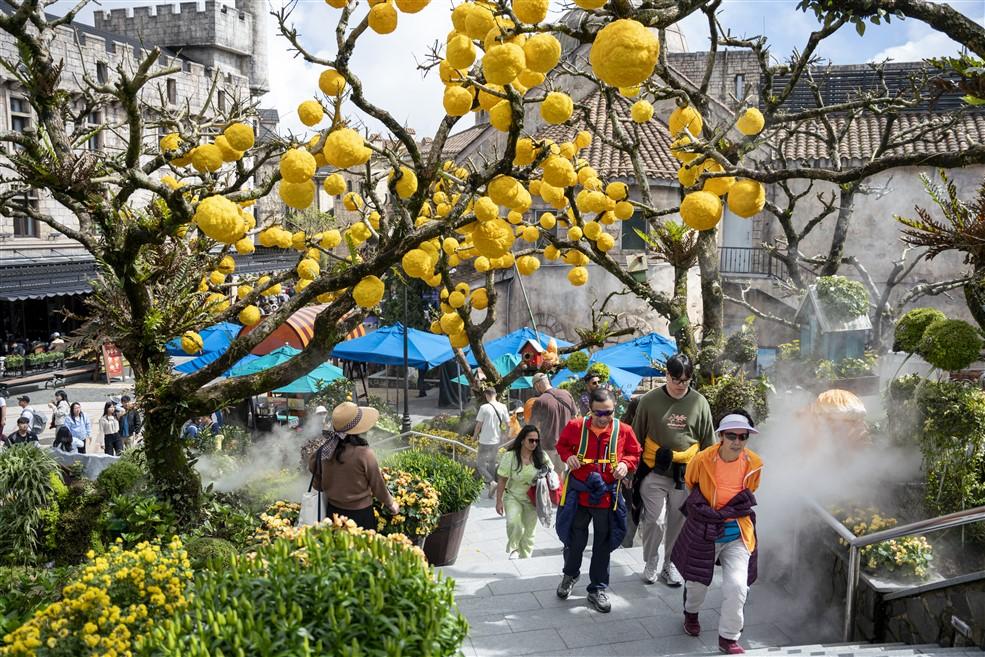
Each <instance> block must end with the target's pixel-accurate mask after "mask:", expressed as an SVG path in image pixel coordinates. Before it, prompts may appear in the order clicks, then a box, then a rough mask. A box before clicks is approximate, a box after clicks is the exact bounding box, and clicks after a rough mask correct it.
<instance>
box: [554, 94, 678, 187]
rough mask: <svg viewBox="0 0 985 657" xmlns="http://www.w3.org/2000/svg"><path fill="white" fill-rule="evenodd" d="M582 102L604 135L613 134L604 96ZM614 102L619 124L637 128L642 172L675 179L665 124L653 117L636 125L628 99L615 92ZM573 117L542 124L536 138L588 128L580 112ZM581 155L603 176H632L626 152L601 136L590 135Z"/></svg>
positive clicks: (566, 137)
mask: <svg viewBox="0 0 985 657" xmlns="http://www.w3.org/2000/svg"><path fill="white" fill-rule="evenodd" d="M582 103H583V104H585V105H586V106H587V107H588V109H589V122H590V123H591V125H594V126H598V128H599V129H600V130H601V131H602V133H603V134H604V135H608V136H611V135H612V134H613V130H612V122H611V121H610V119H609V116H608V113H607V112H606V108H605V98H604V97H603V95H602V94H601V92H596V93H594V94H592V95H590V96H588V97H587V98H586V99H585V100H584V101H582ZM616 104H617V108H616V115H617V116H618V117H619V121H620V122H621V124H622V126H623V128H624V129H625V130H627V131H629V132H630V133H632V132H633V131H634V130H638V139H639V142H640V149H639V152H640V155H641V156H642V157H643V168H644V170H645V171H646V173H647V174H648V175H649V176H651V177H653V178H665V179H672V180H677V169H678V168H679V166H680V165H679V164H678V163H677V160H675V159H674V158H673V157H672V156H671V154H670V142H671V139H670V133H669V132H668V130H667V126H666V125H665V124H663V123H661V122H660V121H656V120H654V121H650V122H649V123H647V124H645V125H642V126H638V125H637V124H636V123H633V121H632V119H630V118H629V108H630V105H631V103H630V101H628V100H626V99H625V98H623V97H622V96H616ZM575 117H576V118H575V120H574V122H573V123H574V125H552V126H545V127H544V128H542V129H541V130H540V131H539V132H538V133H537V138H539V139H545V138H546V139H553V140H554V141H556V142H564V141H570V140H572V139H574V137H575V134H577V132H578V131H579V130H586V129H588V126H587V125H586V124H585V122H584V120H583V118H582V117H581V115H579V114H577V113H576V115H575ZM579 119H581V120H579ZM592 132H594V131H592ZM582 157H585V158H586V159H587V160H588V163H589V164H590V165H591V166H592V168H594V169H595V170H596V171H598V173H599V174H600V175H601V176H602V177H603V178H628V177H632V176H633V164H632V162H631V161H630V158H629V154H627V153H625V152H623V151H621V150H619V149H617V148H614V147H612V146H610V145H609V144H607V143H605V141H604V140H603V139H593V140H592V145H591V146H590V147H589V148H588V151H587V155H586V154H585V151H582Z"/></svg>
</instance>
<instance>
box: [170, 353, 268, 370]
mask: <svg viewBox="0 0 985 657" xmlns="http://www.w3.org/2000/svg"><path fill="white" fill-rule="evenodd" d="M223 353H225V352H223V351H210V352H208V353H206V354H202V355H201V356H199V357H198V358H194V359H192V360H190V361H187V362H184V363H182V364H181V365H178V366H177V367H176V368H174V369H175V371H176V372H181V373H182V374H192V373H193V372H197V371H199V370H200V369H202V368H203V367H205V366H206V365H210V364H211V363H213V362H215V361H216V360H217V359H218V358H219V356H221V355H222V354H223ZM257 358H259V356H255V355H254V354H246V355H245V356H243V357H242V358H240V359H239V360H238V361H236V362H235V363H233V365H232V367H230V368H229V369H228V370H226V371H225V372H224V373H223V376H229V372H231V371H232V370H233V368H235V367H240V366H244V365H246V364H247V363H249V362H250V361H254V360H256V359H257Z"/></svg>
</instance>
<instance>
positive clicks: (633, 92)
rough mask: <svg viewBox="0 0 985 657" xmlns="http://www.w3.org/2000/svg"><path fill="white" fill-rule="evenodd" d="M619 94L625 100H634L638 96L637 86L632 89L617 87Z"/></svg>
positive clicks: (638, 88) (638, 89)
mask: <svg viewBox="0 0 985 657" xmlns="http://www.w3.org/2000/svg"><path fill="white" fill-rule="evenodd" d="M619 93H620V95H622V96H623V97H625V98H636V97H637V96H639V95H640V87H639V85H633V86H632V87H619Z"/></svg>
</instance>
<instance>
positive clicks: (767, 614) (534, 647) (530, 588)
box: [438, 498, 837, 657]
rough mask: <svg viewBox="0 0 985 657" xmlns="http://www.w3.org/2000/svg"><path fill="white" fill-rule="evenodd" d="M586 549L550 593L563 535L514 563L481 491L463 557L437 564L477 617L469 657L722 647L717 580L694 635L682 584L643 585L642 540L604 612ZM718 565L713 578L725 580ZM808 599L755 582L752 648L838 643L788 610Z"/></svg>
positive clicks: (628, 554) (550, 536)
mask: <svg viewBox="0 0 985 657" xmlns="http://www.w3.org/2000/svg"><path fill="white" fill-rule="evenodd" d="M590 550H591V540H589V550H588V551H587V553H586V556H585V561H584V563H583V566H582V568H583V571H582V576H581V579H580V580H579V581H578V584H577V585H576V586H575V590H574V592H573V593H572V594H571V597H570V598H568V599H567V600H559V599H558V598H557V596H556V595H555V593H554V590H555V589H556V588H557V585H558V583H559V582H560V579H561V566H562V558H561V542H560V541H559V540H558V538H557V535H556V534H555V532H554V530H553V529H545V528H543V527H539V528H538V534H537V542H536V547H535V550H534V555H533V557H532V558H530V559H524V560H514V561H510V560H509V559H508V558H507V555H506V521H505V520H504V519H503V518H500V517H499V516H497V515H496V512H495V509H494V506H493V503H492V501H491V500H488V499H485V498H483V499H482V500H481V501H480V502H478V503H477V504H476V505H475V506H474V507H473V508H472V512H471V514H470V516H469V521H468V526H467V529H466V536H465V540H464V543H463V546H462V550H461V553H460V555H459V558H458V561H457V562H456V563H455V564H454V565H451V566H446V567H443V568H439V569H438V570H439V571H442V572H444V573H445V574H447V575H449V576H451V577H454V578H455V581H456V597H457V599H458V606H459V609H460V610H461V611H462V613H464V614H465V615H466V616H467V617H468V619H469V622H470V624H471V632H470V635H469V638H468V640H467V641H466V643H465V645H464V646H463V652H464V654H465V655H466V657H492V656H495V655H503V656H506V655H510V656H512V655H537V656H548V655H563V656H565V657H575V656H577V655H590V656H598V657H603V656H604V657H609V656H614V655H675V654H685V653H690V654H694V653H708V652H717V650H718V644H717V641H718V638H717V637H718V632H717V627H718V608H719V607H720V606H721V599H722V597H721V589H720V587H719V586H718V583H717V582H716V583H715V584H713V587H712V589H711V590H710V591H709V593H708V598H707V601H706V603H705V604H706V608H705V609H703V610H702V611H701V624H702V627H703V628H704V631H703V632H702V634H701V636H700V637H698V638H695V637H690V636H688V635H686V634H684V630H683V627H682V621H683V614H682V612H683V593H682V591H683V589H680V588H678V589H671V588H669V587H667V586H665V585H664V584H660V583H658V584H653V585H646V584H644V583H643V582H642V581H641V580H640V576H639V574H640V573H641V572H642V570H643V563H642V548H640V547H634V548H630V549H625V548H623V549H619V550H616V551H615V552H613V554H612V562H611V564H612V565H611V571H610V589H609V593H610V600H611V601H612V612H611V613H609V614H599V613H597V612H595V611H594V610H591V609H590V608H589V607H588V606H587V604H586V599H585V598H586V595H587V593H586V590H585V586H586V585H587V583H588V570H587V569H588V560H589V555H590ZM720 576H721V573H720V570H716V578H720ZM802 606H804V605H803V603H802V602H800V603H799V604H798V603H797V602H796V601H795V600H793V599H792V598H791V596H790V595H788V594H787V593H786V592H784V591H783V590H782V589H780V588H779V587H778V586H776V585H771V584H769V583H763V582H758V583H756V584H755V585H753V587H752V588H751V590H750V593H749V599H748V602H747V604H746V615H745V621H746V627H745V631H744V633H743V636H742V638H741V640H740V643H741V644H742V645H743V646H745V647H747V648H763V647H771V646H788V645H794V644H809V643H822V642H832V641H836V640H837V631H829V632H822V633H823V634H826V635H825V636H820V635H819V634H818V632H817V631H816V630H815V631H813V632H808V631H806V630H805V628H806V627H807V626H809V625H813V623H808V622H806V621H807V620H809V619H805V618H803V617H802V616H801V615H799V614H796V613H791V612H790V610H791V609H796V608H799V607H802Z"/></svg>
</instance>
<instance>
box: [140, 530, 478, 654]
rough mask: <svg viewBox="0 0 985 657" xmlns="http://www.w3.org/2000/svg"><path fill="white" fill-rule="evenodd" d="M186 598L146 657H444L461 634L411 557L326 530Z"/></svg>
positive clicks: (390, 544) (237, 568)
mask: <svg viewBox="0 0 985 657" xmlns="http://www.w3.org/2000/svg"><path fill="white" fill-rule="evenodd" d="M192 592H193V595H192V596H190V601H191V602H190V606H189V607H188V609H187V610H186V611H184V612H182V613H179V614H176V615H175V616H174V618H172V619H170V620H167V621H164V622H163V623H158V624H157V627H155V629H154V630H153V632H152V635H151V636H150V637H148V641H147V643H148V644H149V645H150V646H152V647H153V653H154V654H156V655H160V656H162V657H179V656H180V657H212V656H213V655H220V654H225V655H236V654H243V653H244V652H245V653H246V654H253V655H350V656H353V657H354V656H355V655H380V656H382V655H396V654H404V655H431V656H432V657H443V656H446V655H447V656H450V655H455V654H458V650H459V648H460V646H461V644H462V642H463V641H464V639H465V636H466V633H467V631H468V623H467V622H466V621H465V619H464V618H463V617H462V616H461V614H459V613H458V611H457V610H456V608H455V601H454V584H453V582H452V581H451V580H448V579H445V578H444V577H442V576H440V575H439V576H435V575H433V574H432V572H431V570H430V569H429V568H428V567H427V564H426V563H425V562H424V559H423V555H422V554H421V552H420V551H419V550H417V549H415V548H412V547H409V546H408V545H406V544H405V543H404V542H402V541H400V540H398V539H396V538H393V537H391V538H384V537H380V536H375V535H370V534H366V533H364V532H362V531H360V530H357V529H352V530H348V531H347V530H346V529H344V528H339V527H333V526H332V525H322V526H320V527H318V528H310V529H307V530H305V531H302V532H298V535H297V538H296V539H294V540H279V541H276V542H274V543H273V544H271V545H269V546H265V547H261V548H259V549H258V551H257V553H256V555H255V558H241V557H237V558H235V559H233V561H232V563H231V564H230V565H229V566H228V567H227V568H223V569H221V570H216V571H207V572H200V573H199V574H198V576H197V577H196V579H195V582H194V584H193V585H192ZM217 600H222V601H223V603H222V605H221V606H217V605H216V601H217Z"/></svg>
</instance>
